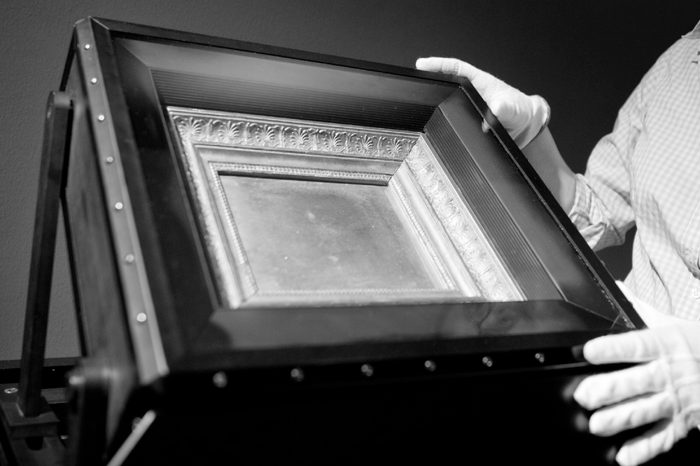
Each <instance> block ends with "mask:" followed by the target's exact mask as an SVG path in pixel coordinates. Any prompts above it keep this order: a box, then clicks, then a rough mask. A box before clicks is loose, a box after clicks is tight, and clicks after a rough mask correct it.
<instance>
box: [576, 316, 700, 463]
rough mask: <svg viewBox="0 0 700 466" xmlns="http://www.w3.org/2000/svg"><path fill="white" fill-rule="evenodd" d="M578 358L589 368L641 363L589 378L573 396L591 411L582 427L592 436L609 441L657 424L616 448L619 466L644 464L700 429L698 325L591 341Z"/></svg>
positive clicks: (699, 344)
mask: <svg viewBox="0 0 700 466" xmlns="http://www.w3.org/2000/svg"><path fill="white" fill-rule="evenodd" d="M583 355H584V357H585V358H586V359H587V360H588V361H589V362H591V363H593V364H605V363H617V362H638V363H644V364H642V365H637V366H633V367H630V368H627V369H622V370H619V371H615V372H611V373H607V374H596V375H592V376H589V377H587V378H586V379H584V380H583V381H582V382H581V383H580V384H579V386H578V387H577V388H576V391H575V392H574V399H575V400H576V401H577V402H578V403H579V404H580V405H581V406H583V407H584V408H586V409H590V410H594V409H596V410H597V411H596V412H594V413H593V414H592V415H591V418H590V420H589V425H588V427H589V430H590V431H591V432H592V433H593V434H596V435H600V436H609V435H614V434H616V433H617V432H620V431H623V430H626V429H631V428H635V427H638V426H642V425H645V424H649V423H653V422H657V421H660V422H659V423H658V424H656V425H655V426H654V427H653V428H651V429H650V430H649V431H647V432H646V433H645V434H643V435H641V436H640V437H637V438H634V439H632V440H629V441H627V442H626V443H625V444H624V445H623V446H622V447H621V448H620V450H619V451H618V453H617V456H616V458H615V459H616V460H617V462H618V463H619V464H621V465H623V466H628V465H637V464H640V463H643V462H646V461H648V460H650V459H652V458H653V457H655V456H657V455H658V454H660V453H663V452H665V451H668V450H669V449H670V448H671V447H672V446H673V445H674V444H675V443H676V442H677V441H679V440H680V439H682V438H684V437H685V436H686V435H687V434H688V432H689V431H690V429H692V428H694V427H696V426H698V425H699V424H700V323H698V322H691V321H688V322H683V323H682V324H673V325H667V326H664V327H657V328H653V329H644V330H637V331H632V332H627V333H623V334H619V335H608V336H604V337H599V338H595V339H593V340H591V341H589V342H587V343H586V344H585V345H584V347H583Z"/></svg>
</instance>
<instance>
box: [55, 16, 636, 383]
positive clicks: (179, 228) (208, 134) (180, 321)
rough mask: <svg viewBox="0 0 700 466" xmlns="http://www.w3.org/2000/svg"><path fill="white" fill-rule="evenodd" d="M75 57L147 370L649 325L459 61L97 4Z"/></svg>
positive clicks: (377, 356)
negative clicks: (110, 17)
mask: <svg viewBox="0 0 700 466" xmlns="http://www.w3.org/2000/svg"><path fill="white" fill-rule="evenodd" d="M71 60H76V61H77V62H78V63H79V65H80V67H79V69H80V78H81V80H82V82H83V86H84V88H85V89H86V95H87V104H88V107H89V111H90V117H91V118H92V119H93V132H94V134H93V137H94V139H95V147H96V156H97V157H98V159H99V160H100V161H104V160H109V163H108V164H101V170H102V172H101V174H102V183H103V186H104V191H105V193H106V195H105V196H106V200H105V204H106V205H105V209H106V211H107V212H108V215H110V216H113V217H114V216H118V217H114V218H118V219H119V220H118V221H120V222H121V221H124V222H127V223H128V225H129V227H128V228H126V227H125V228H116V227H113V231H112V232H111V237H112V239H113V242H114V251H115V254H116V257H117V262H118V263H119V264H120V267H122V268H123V269H122V274H121V277H122V283H121V285H120V286H121V287H122V290H123V294H124V296H125V300H124V301H125V317H126V320H127V322H129V325H130V329H131V332H132V337H133V344H134V351H135V352H136V353H137V354H141V353H143V354H151V355H155V356H154V357H153V358H152V360H151V362H150V363H144V364H142V365H141V367H140V369H139V370H141V371H142V372H145V373H147V375H146V376H145V378H146V379H154V378H157V377H159V376H163V375H166V374H169V373H183V372H191V371H202V370H204V371H209V370H224V371H235V370H243V369H261V368H277V369H279V368H283V369H285V370H288V369H289V368H297V367H302V366H303V367H316V368H321V367H331V366H337V365H343V364H358V363H368V362H375V363H376V362H382V363H391V362H392V361H394V362H396V361H406V360H416V361H422V363H421V367H423V368H424V366H425V364H424V362H425V361H427V360H431V361H432V360H434V359H435V358H455V357H456V358H459V357H464V358H472V359H474V360H475V361H477V362H478V364H481V366H480V367H481V368H483V367H487V368H488V367H490V366H489V365H488V364H486V365H484V363H483V358H484V357H485V355H487V354H495V353H498V354H502V355H508V354H511V355H516V354H520V353H522V352H528V354H530V353H533V354H542V353H541V352H540V351H543V350H547V351H564V352H563V353H562V352H560V353H557V354H567V355H568V356H566V357H565V358H564V359H565V360H567V361H569V362H572V361H573V356H571V354H570V352H567V351H568V350H569V349H570V347H571V346H572V345H575V344H579V343H582V342H583V341H585V340H586V339H588V338H590V337H591V336H594V335H600V334H604V333H609V332H617V331H625V330H628V329H633V328H637V327H640V326H643V324H642V322H641V320H640V319H639V317H638V316H637V315H636V313H635V312H634V310H633V308H632V307H631V305H630V304H629V302H628V301H627V300H626V299H625V298H624V296H623V295H622V294H621V292H620V291H619V290H618V289H617V287H616V286H615V284H614V281H613V279H612V278H611V277H610V275H609V274H608V273H607V271H606V270H605V268H604V267H603V265H602V264H601V262H600V261H599V260H598V259H597V258H596V256H595V254H594V253H593V252H592V251H591V250H590V249H589V248H588V246H587V245H586V244H585V242H584V241H583V239H582V238H581V236H580V235H579V234H578V232H577V231H576V230H575V228H574V227H573V226H572V225H571V223H570V222H569V220H568V218H567V217H566V215H565V213H564V212H563V211H562V210H561V209H560V207H559V206H558V204H557V203H556V201H555V200H554V198H553V197H552V195H551V194H550V193H549V192H548V191H547V189H546V187H545V186H544V184H543V183H542V181H541V180H540V179H539V178H538V176H537V174H536V173H535V171H534V170H533V169H532V168H531V167H530V166H529V165H528V163H527V161H526V159H525V158H524V157H523V155H522V154H521V153H520V151H519V150H518V148H517V147H516V145H515V144H514V143H513V141H512V140H511V139H510V138H509V136H508V134H507V133H506V131H505V130H504V129H503V128H502V127H501V125H500V124H499V123H498V121H497V120H496V119H495V118H494V116H493V115H492V114H491V113H490V111H489V110H488V108H487V106H486V105H485V103H484V102H483V100H482V99H481V97H480V96H479V94H478V93H477V92H476V91H475V90H474V88H473V87H472V86H471V84H470V83H469V82H468V81H464V80H452V79H450V78H447V77H445V76H442V75H436V74H432V73H428V72H423V71H417V70H414V69H406V68H400V67H395V66H387V65H381V64H375V63H368V62H362V61H356V60H350V59H344V58H339V57H330V56H324V55H319V54H313V53H308V52H302V51H295V50H289V49H282V48H277V47H270V46H265V45H259V44H251V43H243V42H238V41H232V40H228V39H219V38H212V37H207V36H201V35H195V34H188V33H182V32H175V31H169V30H163V29H156V28H150V27H144V26H137V25H131V24H126V23H119V22H114V21H107V20H101V19H89V20H86V21H83V22H81V23H79V24H78V25H77V26H76V39H75V47H74V50H73V54H72V55H71V57H70V59H69V62H70V61H71ZM68 68H70V67H68ZM64 81H65V80H64ZM64 85H65V83H64ZM484 119H486V120H487V121H488V122H489V126H490V129H489V131H488V132H483V131H482V129H481V127H482V121H483V120H484ZM107 165H108V166H107ZM117 197H118V198H117ZM116 203H119V205H120V208H119V209H115V208H114V206H115V205H116ZM115 224H116V223H112V225H115ZM134 277H135V278H134ZM567 358H568V359H567ZM504 360H510V363H509V364H511V367H514V366H517V365H518V364H521V363H522V362H518V361H520V360H518V358H517V357H515V358H510V359H509V358H508V356H505V358H504ZM533 361H534V362H533V364H538V363H539V364H541V363H542V361H540V360H539V359H537V358H535V359H533ZM551 361H555V362H556V361H558V362H562V361H563V360H562V359H556V358H555V359H552V360H550V361H548V363H550V362H551ZM552 363H553V362H552ZM396 367H398V366H396ZM460 367H461V369H460V370H464V367H469V366H464V365H462V366H460Z"/></svg>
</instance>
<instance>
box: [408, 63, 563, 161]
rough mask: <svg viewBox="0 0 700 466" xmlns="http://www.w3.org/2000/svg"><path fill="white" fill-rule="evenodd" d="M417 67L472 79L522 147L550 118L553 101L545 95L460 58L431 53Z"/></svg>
mask: <svg viewBox="0 0 700 466" xmlns="http://www.w3.org/2000/svg"><path fill="white" fill-rule="evenodd" d="M416 68H417V69H419V70H423V71H435V72H438V73H444V74H449V75H454V76H459V77H462V78H467V79H469V81H471V83H472V85H473V86H474V88H476V90H477V91H478V92H479V94H481V97H482V98H483V99H484V101H485V102H486V105H488V106H489V108H490V109H491V111H492V112H493V114H494V115H496V117H497V118H498V120H499V121H500V122H501V124H502V125H503V127H504V128H505V129H506V130H507V131H508V134H509V135H510V137H511V138H513V140H514V141H515V143H516V144H517V145H518V147H519V148H520V149H522V148H523V147H525V146H527V145H528V144H529V143H530V141H532V140H533V139H534V138H535V136H537V135H538V134H539V132H540V131H541V130H542V128H543V127H544V126H545V125H546V124H547V122H548V121H549V114H550V110H549V105H548V104H547V101H545V100H544V99H543V98H542V97H540V96H538V95H525V94H523V93H522V92H520V91H519V90H517V89H516V88H514V87H512V86H509V85H508V84H506V83H504V82H503V81H501V80H500V79H498V78H496V77H495V76H492V75H490V74H489V73H486V72H485V71H481V70H480V69H478V68H475V67H474V66H472V65H470V64H469V63H466V62H463V61H461V60H457V59H456V58H441V57H429V58H419V59H418V60H416ZM485 128H486V127H484V130H486V129H485Z"/></svg>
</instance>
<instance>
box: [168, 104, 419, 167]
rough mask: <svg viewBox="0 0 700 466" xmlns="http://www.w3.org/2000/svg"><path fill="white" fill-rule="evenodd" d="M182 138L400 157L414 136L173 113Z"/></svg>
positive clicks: (402, 156)
mask: <svg viewBox="0 0 700 466" xmlns="http://www.w3.org/2000/svg"><path fill="white" fill-rule="evenodd" d="M173 121H174V122H175V125H176V127H177V129H178V131H179V133H180V136H181V137H182V138H183V139H184V140H189V141H192V142H200V143H202V142H204V143H214V144H216V143H218V144H227V145H233V146H242V147H257V148H276V149H282V150H289V151H295V152H319V153H331V154H334V155H346V156H350V157H365V158H378V159H390V160H403V159H405V158H406V157H407V156H408V154H409V153H410V151H411V149H412V148H413V146H414V144H415V143H416V140H417V136H410V135H406V136H404V135H398V136H394V135H387V134H384V133H381V132H376V133H375V132H372V131H371V130H362V131H357V132H354V131H347V130H343V129H340V128H329V127H327V126H321V125H319V126H314V125H294V124H284V125H282V124H275V123H269V122H266V121H263V120H261V121H255V120H252V119H251V120H249V119H243V118H240V119H236V118H217V119H211V118H200V117H197V116H192V115H178V114H174V115H173Z"/></svg>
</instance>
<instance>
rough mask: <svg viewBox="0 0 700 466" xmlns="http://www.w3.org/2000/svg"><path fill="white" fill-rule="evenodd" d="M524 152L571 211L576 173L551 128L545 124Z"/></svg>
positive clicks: (560, 201)
mask: <svg viewBox="0 0 700 466" xmlns="http://www.w3.org/2000/svg"><path fill="white" fill-rule="evenodd" d="M522 152H523V154H524V155H525V157H527V160H528V162H530V165H532V167H533V168H534V169H535V171H537V174H538V175H539V176H540V178H542V181H544V183H545V184H546V185H547V188H549V190H550V191H551V192H552V194H553V195H554V197H555V198H556V200H557V201H558V202H559V205H561V207H562V209H564V212H567V213H568V212H570V211H571V208H572V207H573V205H574V197H575V193H576V175H575V174H574V172H573V171H572V170H571V168H569V165H568V164H567V163H566V162H565V161H564V158H563V157H562V156H561V154H560V153H559V149H558V148H557V144H556V142H554V138H553V137H552V133H551V132H550V131H549V128H548V127H546V126H545V127H544V128H543V129H542V130H541V131H540V133H539V134H538V135H537V136H536V137H535V139H533V140H532V141H531V142H530V143H529V144H528V145H527V146H525V147H523V148H522Z"/></svg>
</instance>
